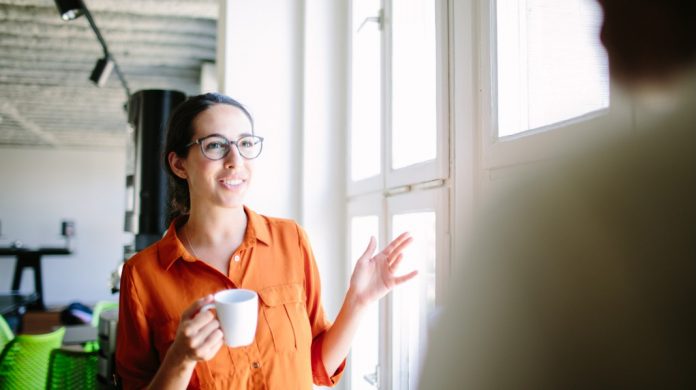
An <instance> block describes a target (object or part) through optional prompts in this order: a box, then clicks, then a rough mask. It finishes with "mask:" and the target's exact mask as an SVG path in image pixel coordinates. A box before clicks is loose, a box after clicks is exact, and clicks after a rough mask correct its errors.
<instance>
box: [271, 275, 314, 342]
mask: <svg viewBox="0 0 696 390" xmlns="http://www.w3.org/2000/svg"><path fill="white" fill-rule="evenodd" d="M259 298H261V303H262V305H261V311H262V314H263V321H265V322H266V325H267V326H268V328H269V330H270V333H271V336H272V338H273V346H274V348H275V351H276V352H293V351H296V350H308V349H309V348H310V347H311V343H312V332H311V328H310V326H309V317H308V315H307V306H306V295H305V291H304V286H303V285H302V283H292V284H284V285H280V286H272V287H267V288H264V289H263V290H261V291H259ZM259 321H261V318H259Z"/></svg>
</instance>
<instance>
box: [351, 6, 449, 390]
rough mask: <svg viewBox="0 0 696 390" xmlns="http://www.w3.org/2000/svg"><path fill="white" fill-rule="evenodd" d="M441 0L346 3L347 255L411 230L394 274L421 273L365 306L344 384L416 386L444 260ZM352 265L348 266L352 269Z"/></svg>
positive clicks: (445, 69)
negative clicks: (370, 242)
mask: <svg viewBox="0 0 696 390" xmlns="http://www.w3.org/2000/svg"><path fill="white" fill-rule="evenodd" d="M446 5H447V1H446V0H398V1H394V0H382V1H380V0H353V1H352V5H351V10H352V12H351V18H352V20H351V22H350V24H349V25H350V26H351V29H352V30H351V36H352V43H351V48H352V49H351V64H352V65H351V76H350V80H351V82H350V90H351V97H350V100H349V101H350V104H351V107H350V128H349V136H348V146H347V147H348V148H349V150H348V156H349V158H350V160H351V161H350V163H349V167H350V175H349V179H348V183H347V189H348V199H349V200H348V204H347V207H348V232H349V235H350V237H349V242H350V245H351V249H350V253H349V256H350V259H351V261H352V262H354V261H355V260H357V257H358V256H359V255H360V254H362V252H363V251H364V249H365V247H366V245H367V243H368V240H369V236H370V235H374V236H375V237H377V238H378V241H379V243H380V244H381V245H380V246H379V249H381V247H382V246H384V245H385V244H387V243H388V242H389V241H391V239H393V238H395V237H396V236H398V235H399V234H401V233H402V232H404V231H409V232H410V233H411V235H412V236H413V237H414V243H413V244H412V245H411V247H410V248H409V249H408V250H407V251H406V253H405V257H404V260H403V263H402V266H401V267H400V271H399V272H398V273H405V272H408V271H410V270H411V269H418V270H419V271H420V275H419V276H418V277H417V278H416V279H414V280H411V281H410V282H409V283H407V284H406V285H403V286H399V287H397V289H396V290H395V291H394V292H393V293H392V294H390V295H388V296H387V297H386V298H385V299H383V300H382V301H381V302H380V304H379V306H375V307H373V308H371V311H370V312H369V313H367V314H366V316H365V318H364V319H363V321H362V323H361V326H360V328H359V329H358V331H357V334H356V337H355V340H354V343H353V348H352V351H351V358H350V359H349V372H350V374H349V378H350V383H349V387H350V388H351V389H364V390H370V389H376V388H383V389H384V388H389V389H415V388H416V385H417V380H418V371H419V368H420V363H421V360H422V359H423V357H424V353H425V342H426V330H427V327H428V322H429V318H431V316H432V314H433V313H434V311H435V307H436V305H437V304H438V297H439V291H440V290H441V287H442V283H441V279H442V278H443V277H444V276H445V275H447V273H445V272H443V271H442V270H443V269H446V268H447V264H448V262H449V257H448V253H449V249H448V246H449V239H448V237H449V236H448V234H447V231H448V229H449V217H448V210H449V192H450V188H449V163H450V161H449V133H450V130H449V122H448V120H447V118H448V117H449V116H448V98H447V97H448V96H449V89H448V88H449V86H448V83H447V76H448V66H449V62H448V59H447V58H448V55H447V53H448V42H447V16H446V15H447V11H446ZM352 265H354V263H351V268H350V270H351V271H352V268H353V267H352Z"/></svg>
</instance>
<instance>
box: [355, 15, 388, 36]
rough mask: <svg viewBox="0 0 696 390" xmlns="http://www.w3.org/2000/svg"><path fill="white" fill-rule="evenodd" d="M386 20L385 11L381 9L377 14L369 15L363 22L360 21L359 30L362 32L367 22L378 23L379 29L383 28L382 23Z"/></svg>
mask: <svg viewBox="0 0 696 390" xmlns="http://www.w3.org/2000/svg"><path fill="white" fill-rule="evenodd" d="M383 22H384V12H383V10H379V12H378V13H377V16H368V17H366V18H365V19H363V21H362V23H360V26H358V30H357V32H360V30H362V29H363V27H365V25H366V24H368V23H377V26H379V30H380V31H381V30H382V23H383Z"/></svg>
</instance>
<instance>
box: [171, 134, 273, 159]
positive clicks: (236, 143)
mask: <svg viewBox="0 0 696 390" xmlns="http://www.w3.org/2000/svg"><path fill="white" fill-rule="evenodd" d="M212 137H219V138H222V139H224V140H225V141H227V144H228V145H234V146H235V147H236V148H237V153H239V155H240V156H242V158H244V159H246V160H253V159H255V158H257V157H259V156H260V155H261V152H262V151H263V137H261V136H258V135H254V134H245V135H242V136H241V137H239V138H237V140H236V141H232V140H231V139H229V138H227V137H225V136H224V135H222V134H218V133H214V134H210V135H206V136H205V137H201V138H198V139H195V140H193V141H191V142H189V143H188V144H186V146H184V147H185V148H187V149H188V148H190V147H191V146H193V145H196V144H198V145H199V146H200V147H201V154H202V155H203V157H205V158H207V159H208V160H211V161H219V160H222V159H223V158H225V157H227V155H228V154H230V152H231V151H232V147H231V146H230V148H229V149H227V152H226V153H225V154H223V155H222V157H220V158H210V157H208V155H207V154H206V153H205V150H203V143H202V141H204V140H206V139H208V138H212ZM247 137H253V138H256V139H258V140H259V143H260V144H261V148H260V149H259V153H258V154H257V155H256V156H254V157H251V158H249V157H246V156H245V155H243V154H242V152H241V151H240V150H239V144H238V142H239V140H241V139H242V138H247Z"/></svg>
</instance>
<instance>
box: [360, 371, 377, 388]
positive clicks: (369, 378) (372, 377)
mask: <svg viewBox="0 0 696 390" xmlns="http://www.w3.org/2000/svg"><path fill="white" fill-rule="evenodd" d="M363 379H364V380H365V382H367V383H369V384H370V386H374V388H375V389H379V365H376V366H375V371H373V372H372V373H370V374H365V375H363Z"/></svg>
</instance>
